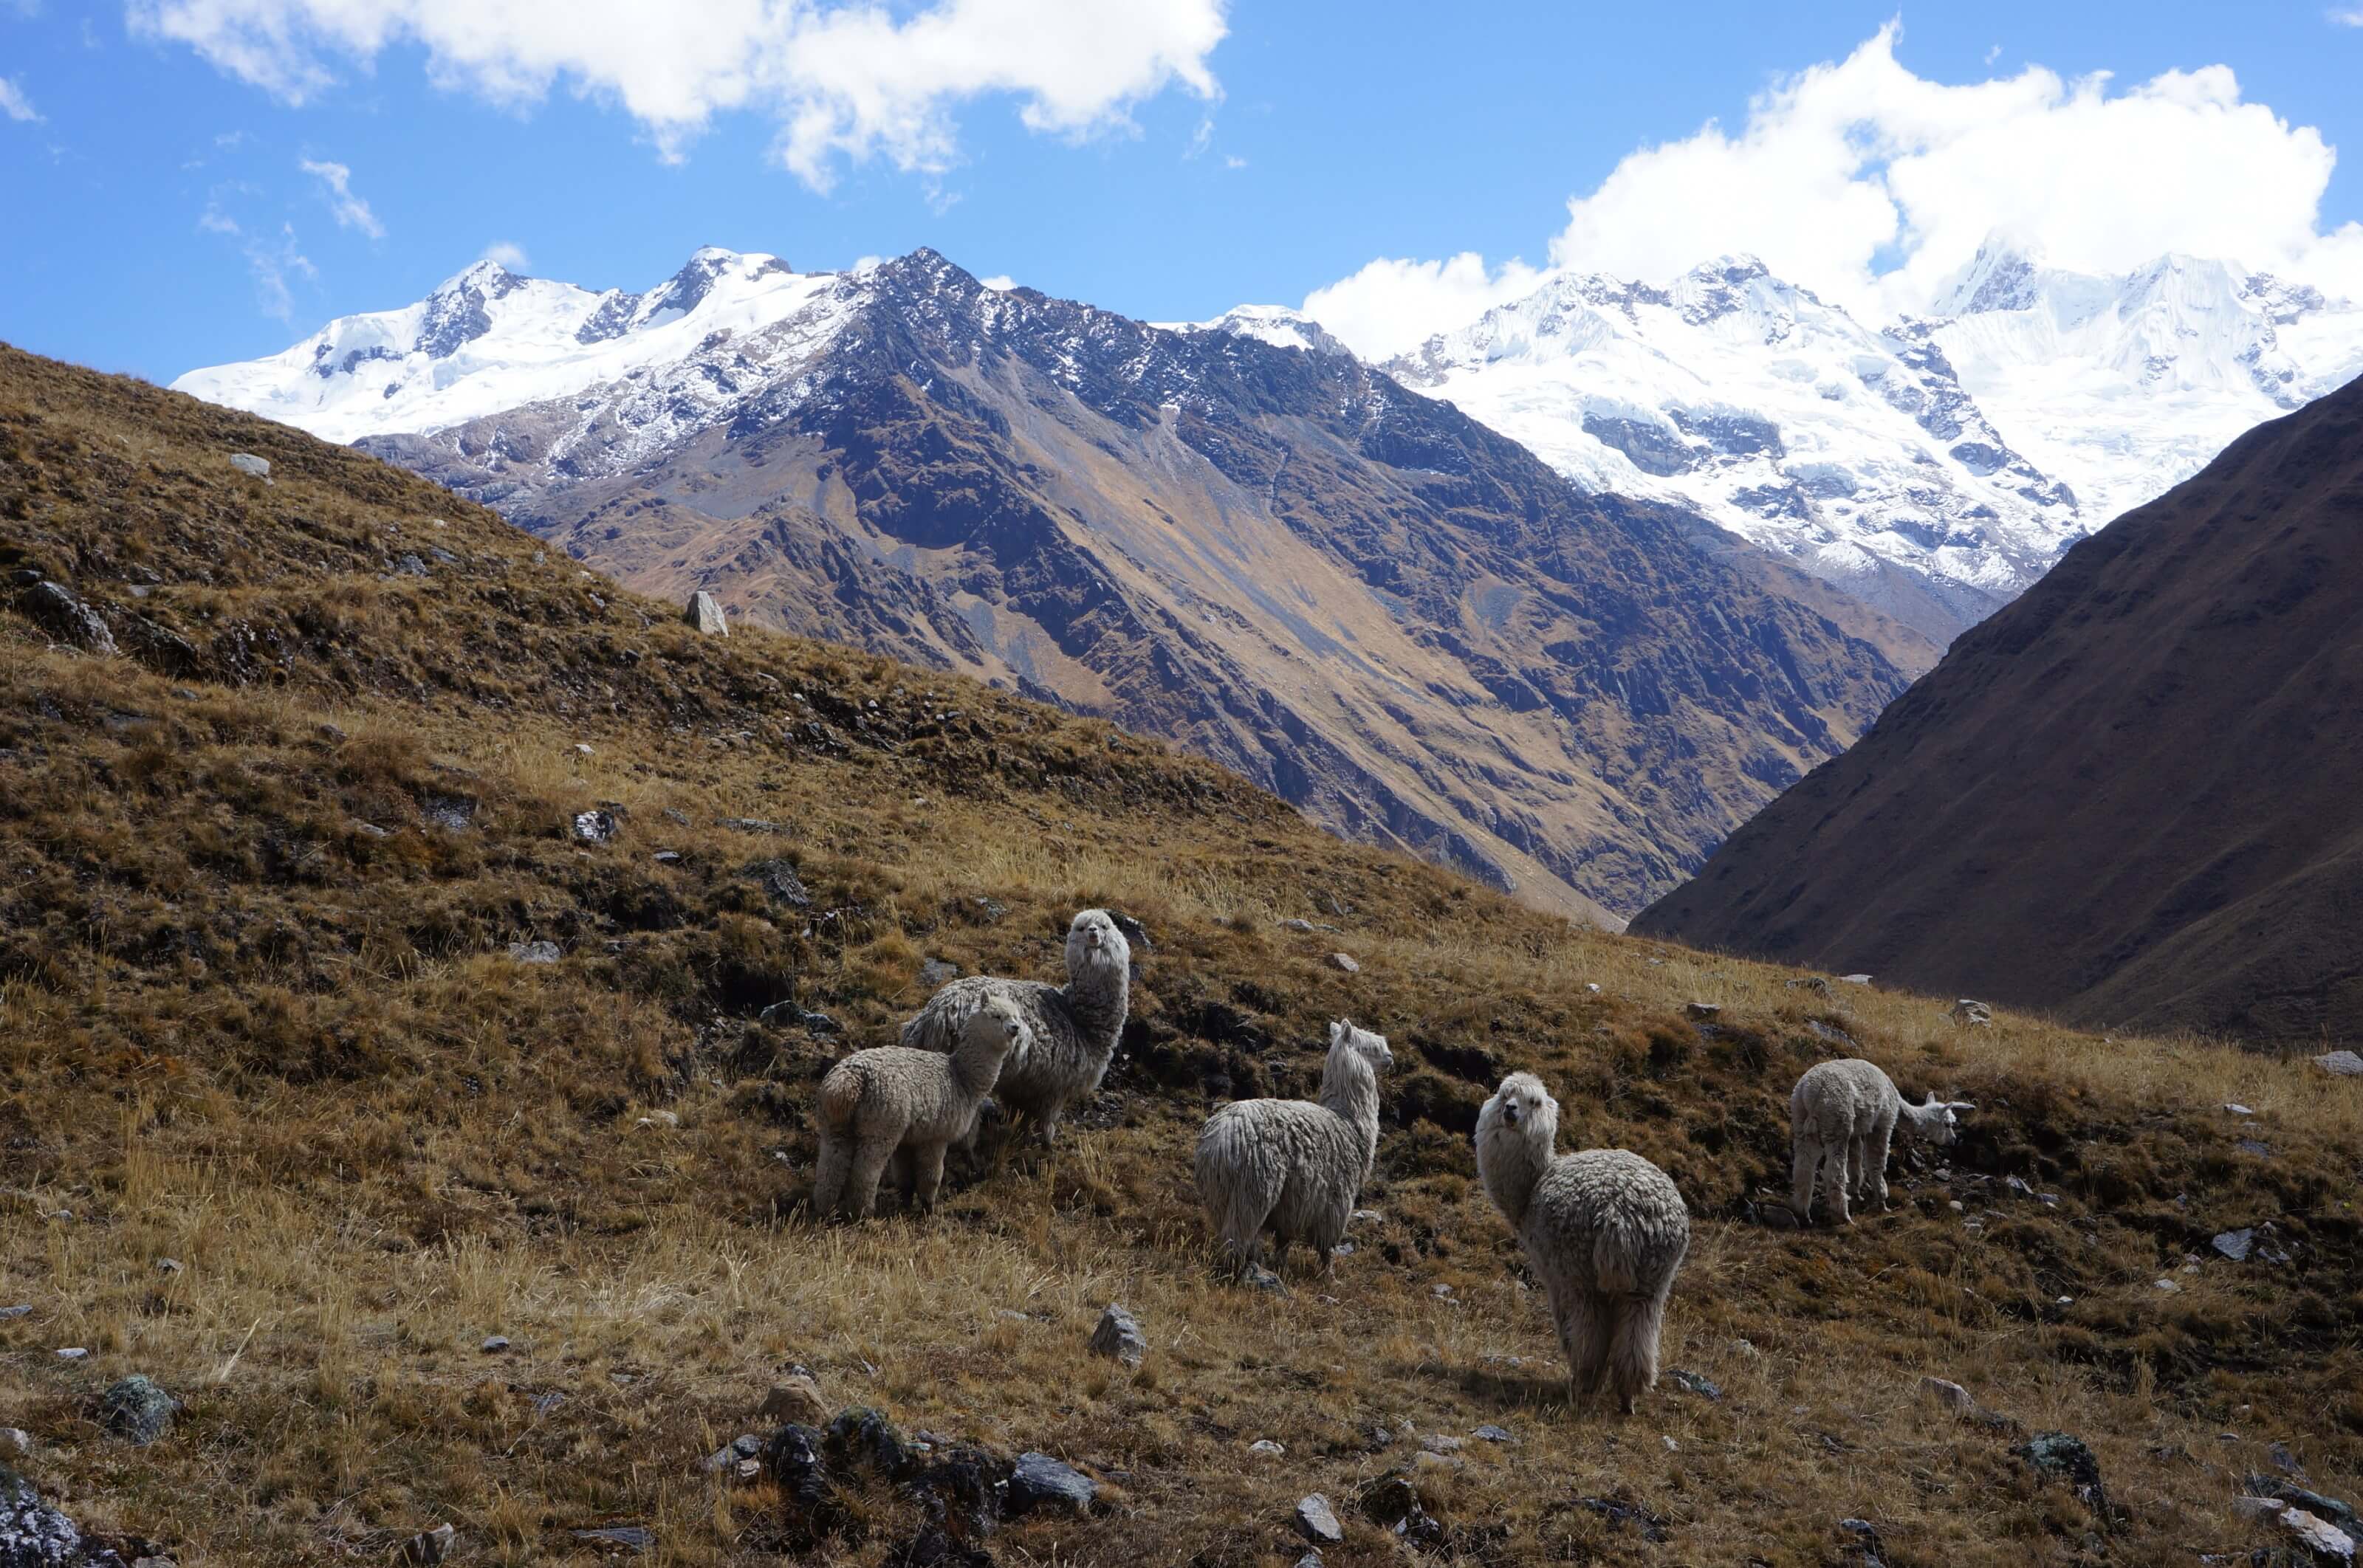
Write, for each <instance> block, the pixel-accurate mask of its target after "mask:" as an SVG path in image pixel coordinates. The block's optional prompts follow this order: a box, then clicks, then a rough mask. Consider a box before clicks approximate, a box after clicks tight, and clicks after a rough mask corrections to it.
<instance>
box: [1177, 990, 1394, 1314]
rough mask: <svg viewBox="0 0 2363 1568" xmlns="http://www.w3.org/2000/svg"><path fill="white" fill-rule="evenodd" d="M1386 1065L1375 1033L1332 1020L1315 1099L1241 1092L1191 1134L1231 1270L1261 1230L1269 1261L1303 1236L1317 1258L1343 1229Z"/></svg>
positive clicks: (1253, 1255)
mask: <svg viewBox="0 0 2363 1568" xmlns="http://www.w3.org/2000/svg"><path fill="white" fill-rule="evenodd" d="M1393 1065H1394V1053H1393V1052H1392V1051H1390V1050H1389V1049H1388V1048H1387V1043H1386V1039H1385V1037H1384V1036H1383V1035H1378V1034H1373V1033H1371V1032H1370V1031H1368V1030H1365V1029H1357V1028H1355V1027H1354V1026H1353V1025H1352V1024H1351V1023H1348V1022H1347V1021H1344V1020H1342V1019H1341V1020H1339V1021H1337V1022H1335V1023H1332V1024H1331V1025H1330V1026H1329V1055H1328V1057H1327V1059H1326V1061H1325V1062H1324V1063H1323V1064H1322V1068H1321V1098H1320V1099H1319V1100H1318V1101H1317V1102H1315V1101H1313V1100H1303V1099H1242V1100H1237V1101H1235V1102H1234V1103H1232V1104H1229V1105H1226V1106H1225V1107H1223V1109H1222V1110H1218V1111H1216V1112H1215V1114H1214V1115H1212V1116H1210V1117H1208V1118H1206V1125H1205V1126H1204V1128H1202V1129H1201V1130H1200V1131H1199V1133H1198V1152H1197V1158H1196V1162H1195V1167H1196V1174H1197V1179H1198V1200H1199V1201H1200V1202H1201V1203H1203V1204H1204V1205H1205V1208H1206V1220H1207V1222H1208V1223H1209V1224H1211V1225H1212V1226H1213V1227H1214V1229H1215V1235H1216V1236H1217V1237H1218V1238H1220V1240H1221V1242H1222V1245H1223V1253H1224V1256H1225V1258H1226V1260H1227V1262H1228V1263H1229V1264H1230V1266H1231V1268H1232V1270H1233V1271H1234V1272H1236V1273H1240V1274H1244V1273H1246V1272H1248V1270H1249V1269H1252V1268H1254V1267H1256V1266H1257V1263H1258V1253H1259V1249H1260V1247H1261V1243H1262V1239H1263V1232H1264V1231H1265V1230H1267V1229H1269V1230H1270V1231H1271V1234H1272V1239H1273V1242H1274V1248H1273V1254H1272V1264H1273V1266H1274V1267H1278V1266H1279V1265H1280V1264H1282V1263H1284V1262H1286V1261H1287V1258H1288V1248H1289V1245H1290V1243H1291V1242H1305V1243H1306V1244H1308V1245H1309V1246H1311V1247H1312V1249H1313V1251H1314V1253H1315V1254H1316V1255H1317V1256H1319V1258H1320V1259H1321V1261H1322V1263H1323V1264H1325V1265H1326V1266H1329V1267H1332V1268H1334V1267H1335V1266H1336V1260H1335V1258H1334V1257H1333V1256H1332V1255H1331V1253H1330V1249H1331V1248H1333V1247H1335V1246H1336V1245H1337V1243H1338V1242H1339V1241H1340V1240H1342V1239H1343V1238H1344V1236H1345V1234H1346V1221H1347V1220H1348V1219H1350V1218H1351V1217H1352V1215H1353V1212H1354V1199H1355V1198H1356V1197H1357V1196H1358V1195H1359V1193H1360V1192H1361V1190H1362V1184H1363V1183H1364V1182H1365V1181H1368V1180H1369V1179H1370V1162H1371V1160H1372V1158H1373V1157H1374V1156H1375V1154H1377V1151H1378V1145H1379V1075H1380V1074H1381V1073H1382V1072H1384V1071H1386V1070H1387V1068H1389V1067H1390V1066H1393Z"/></svg>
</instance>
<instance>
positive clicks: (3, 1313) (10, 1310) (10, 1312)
mask: <svg viewBox="0 0 2363 1568" xmlns="http://www.w3.org/2000/svg"><path fill="white" fill-rule="evenodd" d="M32 1310H33V1306H32V1303H31V1302H29V1301H28V1302H26V1303H24V1304H23V1305H21V1306H17V1307H0V1319H6V1318H23V1317H28V1316H29V1315H30V1314H31V1312H32Z"/></svg>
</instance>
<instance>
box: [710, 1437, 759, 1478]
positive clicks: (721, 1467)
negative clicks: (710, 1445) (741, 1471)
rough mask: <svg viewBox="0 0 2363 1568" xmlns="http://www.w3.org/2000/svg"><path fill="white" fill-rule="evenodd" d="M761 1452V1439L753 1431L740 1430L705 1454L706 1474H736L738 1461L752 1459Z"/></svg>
mask: <svg viewBox="0 0 2363 1568" xmlns="http://www.w3.org/2000/svg"><path fill="white" fill-rule="evenodd" d="M762 1452H763V1439H762V1438H761V1437H760V1436H758V1435H757V1434H756V1433H754V1432H741V1433H739V1434H738V1436H737V1437H735V1438H732V1439H731V1440H730V1441H728V1442H726V1443H724V1444H723V1445H722V1446H721V1447H720V1448H717V1449H716V1450H715V1451H714V1452H712V1453H710V1454H708V1455H706V1456H705V1471H706V1474H709V1475H711V1474H738V1462H739V1461H740V1460H742V1459H754V1458H757V1457H759V1456H760V1455H761V1453H762Z"/></svg>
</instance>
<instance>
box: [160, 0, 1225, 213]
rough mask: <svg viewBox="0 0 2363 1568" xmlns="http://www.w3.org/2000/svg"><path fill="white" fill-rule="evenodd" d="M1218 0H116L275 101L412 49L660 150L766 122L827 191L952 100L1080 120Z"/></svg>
mask: <svg viewBox="0 0 2363 1568" xmlns="http://www.w3.org/2000/svg"><path fill="white" fill-rule="evenodd" d="M1225 3H1226V0H936V3H934V4H931V5H926V6H919V7H914V6H908V5H904V6H894V7H892V8H890V7H887V6H878V5H872V4H868V3H863V0H845V3H834V4H825V3H823V0H669V3H660V0H504V3H502V4H499V5H486V4H482V3H480V0H128V10H129V17H130V22H131V26H132V28H133V29H134V31H136V32H139V33H141V34H143V35H145V36H149V37H152V38H159V39H170V40H174V41H177V42H180V43H183V44H186V45H188V46H189V47H190V48H192V49H194V50H196V51H197V52H198V53H199V54H201V55H203V56H204V57H205V59H206V60H208V61H212V62H213V63H214V64H215V65H216V66H217V67H219V68H220V69H222V70H224V71H226V72H230V73H231V74H233V75H235V76H238V77H240V78H242V79H244V80H245V81H248V82H250V83H254V84H255V85H257V86H259V87H261V88H264V89H266V90H268V91H269V92H271V93H272V94H276V95H277V96H279V97H281V98H283V99H284V100H286V101H288V102H291V103H302V102H305V101H306V100H309V99H313V98H316V97H318V96H319V95H321V94H324V93H326V92H327V91H329V90H330V89H331V88H332V87H333V86H334V85H335V84H336V82H337V80H338V72H339V71H340V70H344V69H348V68H350V67H359V68H361V69H364V70H366V69H367V68H369V66H370V65H371V64H372V62H373V61H375V60H376V58H377V57H378V56H379V55H380V54H381V53H382V52H383V51H384V50H387V49H389V48H391V47H394V46H395V45H398V44H404V43H411V44H416V45H417V46H419V47H421V48H423V49H424V50H426V52H427V61H428V66H427V69H428V71H429V72H430V74H431V75H432V77H433V79H434V81H435V82H436V83H438V85H439V86H442V87H445V88H448V89H450V90H453V91H458V92H465V93H470V94H475V95H478V96H481V97H483V98H486V99H489V100H492V101H494V102H495V103H502V104H509V105H525V104H531V103H533V102H536V101H538V99H540V98H541V97H542V96H544V95H545V94H548V93H549V91H550V89H551V88H552V87H554V86H559V85H564V86H566V87H569V88H571V90H573V91H575V92H578V93H582V94H590V95H593V96H595V97H600V98H605V99H609V100H612V101H614V102H616V103H617V104H619V105H622V107H623V108H624V109H625V111H626V112H627V113H628V114H630V115H631V116H633V117H634V118H635V119H637V120H638V121H639V122H640V124H641V125H642V126H644V127H647V129H648V130H649V134H650V135H651V136H652V138H654V139H655V141H656V143H657V145H658V147H659V148H660V149H662V150H663V151H664V152H665V153H666V154H667V155H668V156H675V155H678V153H679V152H680V150H681V149H682V148H684V147H685V146H686V145H687V144H688V143H689V141H690V140H692V139H693V138H694V137H695V136H696V135H697V133H698V132H699V131H700V130H701V129H703V128H704V127H705V125H706V124H707V123H708V121H710V120H711V119H712V118H713V117H714V116H716V115H718V114H726V113H731V112H735V111H741V110H746V111H753V112H759V113H761V114H765V115H768V116H771V117H772V118H773V119H775V120H776V122H777V123H778V125H779V127H780V129H779V136H778V140H777V144H776V148H775V151H776V155H777V157H778V158H779V160H780V161H781V162H782V163H783V164H785V165H786V166H787V167H788V168H789V169H791V170H793V171H794V172H795V173H796V174H797V175H798V176H799V177H800V178H802V179H803V180H804V182H806V183H808V184H810V185H813V186H814V187H815V188H820V189H825V188H826V187H827V186H828V185H829V184H830V183H831V182H833V180H834V179H835V176H836V171H837V169H838V165H839V164H840V162H841V161H844V160H852V161H856V162H859V161H860V160H865V159H869V158H872V157H882V158H884V159H886V160H890V161H891V162H893V164H894V165H895V166H896V167H898V168H900V169H904V170H906V171H921V172H929V173H937V172H941V171H943V170H945V169H947V168H949V166H950V165H951V163H952V162H953V161H954V160H956V157H957V153H958V140H957V134H956V128H955V127H954V124H953V120H952V112H953V110H954V108H955V107H956V106H957V105H960V104H961V103H963V102H965V101H967V100H970V99H973V98H977V97H980V96H983V95H986V94H1008V95H1010V96H1013V97H1015V98H1016V99H1017V100H1018V102H1019V110H1018V114H1019V118H1020V119H1021V120H1022V121H1023V123H1024V124H1025V125H1026V127H1028V128H1029V129H1032V130H1036V131H1042V132H1049V133H1053V134H1057V135H1062V136H1070V137H1081V136H1085V135H1089V134H1092V133H1093V132H1097V131H1101V130H1104V129H1106V128H1109V127H1116V126H1123V125H1126V124H1127V123H1128V120H1127V115H1128V111H1129V109H1130V107H1131V106H1132V105H1135V104H1137V103H1140V102H1142V101H1144V100H1146V99H1148V98H1150V97H1153V96H1155V95H1157V94H1159V93H1162V92H1164V91H1165V90H1166V89H1167V88H1168V87H1170V86H1172V85H1174V84H1177V83H1178V84H1180V85H1181V86H1182V87H1183V88H1186V89H1187V90H1188V91H1190V92H1192V93H1194V94H1198V95H1199V96H1201V97H1204V98H1207V99H1213V98H1215V97H1216V96H1217V95H1218V92H1219V89H1218V88H1217V86H1216V83H1215V77H1214V74H1213V72H1212V71H1211V70H1210V69H1209V67H1208V64H1207V57H1208V56H1209V55H1210V54H1211V53H1212V52H1213V50H1214V48H1215V44H1216V43H1218V42H1219V41H1220V40H1221V39H1222V37H1223V35H1224V31H1225V28H1224V21H1223V11H1224V6H1225Z"/></svg>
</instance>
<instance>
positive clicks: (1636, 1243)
mask: <svg viewBox="0 0 2363 1568" xmlns="http://www.w3.org/2000/svg"><path fill="white" fill-rule="evenodd" d="M1558 1138H1559V1101H1557V1100H1555V1099H1552V1098H1551V1096H1550V1091H1549V1090H1548V1089H1546V1088H1543V1086H1542V1080H1541V1079H1539V1078H1537V1077H1535V1076H1534V1075H1533V1074H1531V1073H1512V1074H1511V1075H1510V1076H1509V1077H1506V1078H1503V1080H1502V1087H1501V1088H1498V1089H1496V1090H1495V1091H1494V1092H1493V1098H1492V1099H1489V1100H1487V1101H1486V1102H1485V1108H1484V1110H1481V1111H1480V1112H1479V1113H1478V1117H1477V1172H1478V1175H1479V1176H1480V1177H1481V1178H1482V1180H1483V1181H1484V1184H1485V1193H1486V1196H1487V1197H1489V1198H1492V1200H1493V1206H1494V1207H1495V1208H1496V1209H1500V1210H1501V1211H1502V1218H1503V1219H1504V1220H1508V1221H1509V1222H1510V1229H1511V1231H1513V1232H1514V1234H1515V1235H1516V1236H1517V1238H1518V1242H1519V1244H1520V1245H1521V1246H1523V1247H1524V1248H1525V1253H1526V1263H1527V1264H1528V1266H1530V1267H1531V1268H1532V1269H1533V1270H1534V1271H1535V1274H1536V1275H1537V1277H1539V1278H1540V1279H1541V1280H1542V1283H1543V1289H1544V1292H1545V1293H1546V1294H1547V1295H1548V1297H1549V1300H1550V1309H1551V1317H1552V1319H1553V1320H1554V1321H1555V1322H1556V1323H1557V1325H1558V1328H1559V1344H1560V1347H1561V1348H1562V1349H1563V1350H1565V1351H1566V1353H1567V1365H1568V1391H1569V1394H1570V1397H1571V1398H1572V1399H1573V1400H1574V1401H1575V1402H1576V1403H1577V1404H1578V1405H1581V1403H1582V1402H1583V1401H1584V1400H1585V1399H1586V1398H1588V1397H1591V1396H1592V1395H1593V1394H1596V1393H1598V1392H1599V1390H1600V1388H1601V1386H1602V1384H1603V1382H1605V1383H1606V1384H1607V1385H1608V1386H1610V1387H1611V1388H1612V1389H1613V1390H1614V1394H1615V1396H1616V1406H1617V1408H1618V1409H1619V1410H1620V1411H1621V1412H1623V1413H1624V1414H1625V1415H1628V1416H1629V1415H1631V1414H1632V1413H1633V1406H1634V1401H1635V1397H1636V1396H1637V1395H1638V1394H1639V1393H1640V1392H1641V1390H1643V1389H1645V1388H1650V1387H1654V1386H1656V1385H1657V1381H1658V1333H1659V1330H1660V1329H1661V1328H1662V1327H1663V1326H1664V1324H1665V1320H1666V1298H1667V1297H1669V1296H1670V1295H1671V1294H1672V1293H1673V1288H1674V1275H1675V1273H1676V1271H1678V1270H1679V1269H1681V1266H1682V1254H1683V1253H1686V1252H1688V1251H1689V1250H1690V1242H1691V1217H1690V1211H1689V1210H1688V1209H1685V1208H1684V1207H1683V1206H1682V1195H1681V1193H1680V1192H1678V1191H1676V1190H1675V1187H1674V1184H1673V1183H1672V1182H1671V1181H1670V1180H1669V1179H1668V1178H1667V1176H1666V1173H1665V1172H1663V1171H1661V1170H1659V1168H1658V1167H1657V1166H1655V1165H1651V1164H1650V1163H1649V1162H1648V1161H1647V1160H1645V1159H1643V1158H1642V1157H1641V1156H1640V1155H1638V1154H1628V1153H1626V1152H1625V1150H1623V1149H1586V1150H1584V1151H1583V1152H1582V1153H1581V1154H1560V1155H1556V1156H1554V1155H1553V1154H1552V1152H1551V1147H1552V1144H1553V1143H1556V1142H1557V1141H1558Z"/></svg>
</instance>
